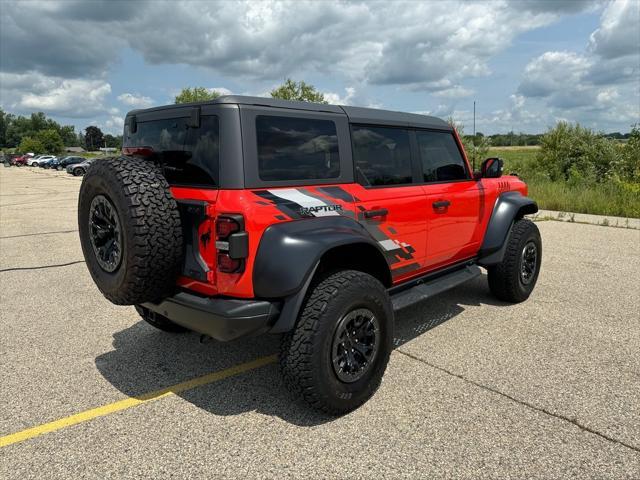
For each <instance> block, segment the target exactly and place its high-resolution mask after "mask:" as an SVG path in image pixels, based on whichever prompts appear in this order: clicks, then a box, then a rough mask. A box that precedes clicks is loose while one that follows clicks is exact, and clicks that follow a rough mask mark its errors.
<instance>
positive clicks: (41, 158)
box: [27, 155, 56, 167]
mask: <svg viewBox="0 0 640 480" xmlns="http://www.w3.org/2000/svg"><path fill="white" fill-rule="evenodd" d="M54 158H56V156H55V155H38V156H37V157H33V158H30V159H29V160H27V165H31V166H32V167H39V166H41V165H44V164H45V163H47V162H50V161H51V160H53V159H54Z"/></svg>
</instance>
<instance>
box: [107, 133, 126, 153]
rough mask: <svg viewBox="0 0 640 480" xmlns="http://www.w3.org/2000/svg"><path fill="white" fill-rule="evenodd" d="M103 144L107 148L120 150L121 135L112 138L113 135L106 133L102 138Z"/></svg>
mask: <svg viewBox="0 0 640 480" xmlns="http://www.w3.org/2000/svg"><path fill="white" fill-rule="evenodd" d="M104 143H105V144H106V146H107V147H109V148H117V149H120V148H122V135H117V136H114V135H111V134H109V133H107V134H106V135H105V136H104Z"/></svg>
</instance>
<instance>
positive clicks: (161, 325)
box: [136, 305, 189, 333]
mask: <svg viewBox="0 0 640 480" xmlns="http://www.w3.org/2000/svg"><path fill="white" fill-rule="evenodd" d="M136 311H137V312H138V313H139V314H140V316H141V317H142V319H143V320H144V321H145V322H147V323H148V324H149V325H151V326H152V327H155V328H157V329H158V330H162V331H163V332H169V333H184V332H188V331H189V329H188V328H184V327H183V326H181V325H178V324H177V323H174V322H172V321H171V320H169V319H168V318H167V317H164V316H162V315H160V314H159V313H156V312H152V311H151V310H149V309H148V308H144V307H141V306H140V305H136Z"/></svg>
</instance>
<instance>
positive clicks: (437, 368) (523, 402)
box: [395, 348, 640, 453]
mask: <svg viewBox="0 0 640 480" xmlns="http://www.w3.org/2000/svg"><path fill="white" fill-rule="evenodd" d="M395 351H396V352H398V353H401V354H402V355H404V356H406V357H409V358H411V359H413V360H416V361H418V362H420V363H424V364H425V365H428V366H429V367H431V368H435V369H436V370H439V371H441V372H443V373H446V374H447V375H451V376H452V377H456V378H459V379H460V380H462V381H464V382H466V383H469V384H471V385H475V386H476V387H479V388H481V389H483V390H487V391H489V392H492V393H495V394H498V395H500V396H502V397H504V398H507V399H509V400H511V401H512V402H515V403H518V404H520V405H522V406H525V407H528V408H530V409H531V410H535V411H536V412H540V413H544V414H545V415H549V416H550V417H554V418H557V419H558V420H563V421H565V422H569V423H571V424H572V425H574V426H576V427H578V428H579V429H581V430H583V431H586V432H589V433H592V434H594V435H597V436H598V437H600V438H603V439H605V440H608V441H609V442H612V443H615V444H618V445H621V446H623V447H627V448H628V449H630V450H633V451H634V452H637V453H640V448H639V447H636V446H634V445H631V444H628V443H625V442H623V441H622V440H618V439H617V438H613V437H610V436H609V435H607V434H605V433H602V432H599V431H597V430H594V429H593V428H590V427H587V426H586V425H583V424H581V423H579V422H578V421H577V420H575V419H573V418H569V417H565V416H564V415H561V414H559V413H553V412H550V411H549V410H546V409H545V408H542V407H537V406H535V405H533V404H531V403H528V402H526V401H524V400H520V399H518V398H515V397H512V396H511V395H509V394H507V393H504V392H501V391H500V390H496V389H495V388H492V387H488V386H486V385H483V384H481V383H478V382H476V381H474V380H471V379H469V378H466V377H465V376H463V375H460V374H458V373H454V372H452V371H450V370H447V369H446V368H444V367H440V366H438V365H435V364H433V363H430V362H428V361H426V360H423V359H422V358H419V357H416V356H415V355H412V354H410V353H407V352H403V351H402V350H400V349H398V348H396V349H395Z"/></svg>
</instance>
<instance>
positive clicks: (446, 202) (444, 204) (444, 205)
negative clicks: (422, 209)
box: [431, 200, 451, 210]
mask: <svg viewBox="0 0 640 480" xmlns="http://www.w3.org/2000/svg"><path fill="white" fill-rule="evenodd" d="M431 205H433V208H435V209H436V210H441V209H444V208H447V207H448V206H449V205H451V202H450V201H449V200H440V201H438V202H433V203H432V204H431Z"/></svg>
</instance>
